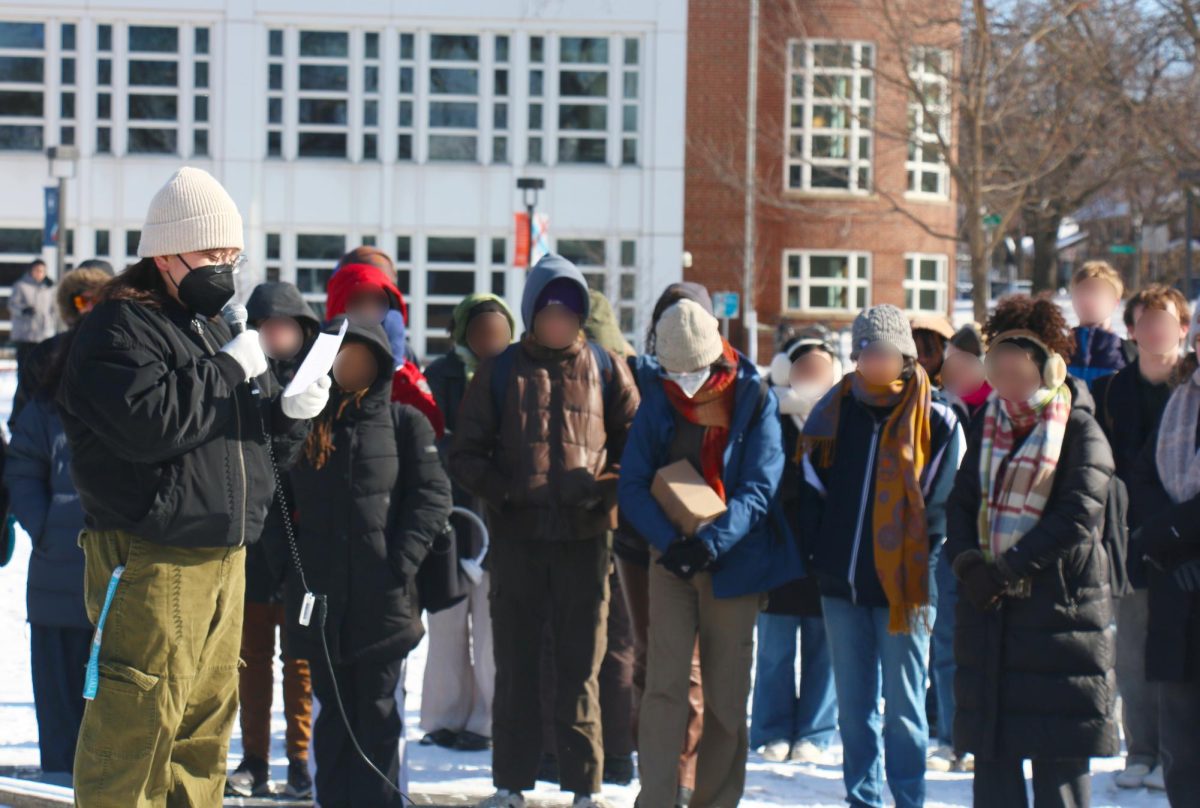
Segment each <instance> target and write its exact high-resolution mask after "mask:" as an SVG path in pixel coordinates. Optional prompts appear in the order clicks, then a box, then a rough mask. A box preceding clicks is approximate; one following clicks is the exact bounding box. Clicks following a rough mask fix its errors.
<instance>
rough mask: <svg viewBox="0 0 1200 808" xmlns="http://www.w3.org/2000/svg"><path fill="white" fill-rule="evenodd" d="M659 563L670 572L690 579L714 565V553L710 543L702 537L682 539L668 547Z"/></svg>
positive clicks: (686, 579) (687, 579) (684, 578)
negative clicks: (709, 547)
mask: <svg viewBox="0 0 1200 808" xmlns="http://www.w3.org/2000/svg"><path fill="white" fill-rule="evenodd" d="M658 563H659V564H662V565H663V567H664V568H666V570H667V571H668V572H673V573H674V574H676V575H678V576H679V577H680V578H682V579H683V580H685V581H690V580H691V578H692V576H693V575H695V574H696V573H697V572H703V571H704V570H706V569H708V568H709V567H710V566H712V563H713V555H712V553H710V552H709V551H708V545H707V544H705V543H704V542H702V541H700V539H694V538H693V539H681V540H679V541H677V542H675V543H673V544H672V545H671V546H670V547H668V548H667V551H666V552H665V553H663V554H662V558H660V559H658Z"/></svg>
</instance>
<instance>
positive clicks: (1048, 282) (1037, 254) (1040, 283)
mask: <svg viewBox="0 0 1200 808" xmlns="http://www.w3.org/2000/svg"><path fill="white" fill-rule="evenodd" d="M1061 224H1062V215H1061V214H1057V213H1044V214H1042V215H1039V216H1036V217H1029V219H1028V220H1027V223H1026V227H1028V228H1029V229H1030V231H1031V233H1032V235H1033V293H1034V294H1035V295H1036V294H1038V293H1039V292H1054V291H1057V289H1058V228H1059V225H1061Z"/></svg>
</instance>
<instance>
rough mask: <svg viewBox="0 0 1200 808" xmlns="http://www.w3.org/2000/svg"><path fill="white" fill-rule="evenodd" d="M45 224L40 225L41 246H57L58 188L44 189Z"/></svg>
mask: <svg viewBox="0 0 1200 808" xmlns="http://www.w3.org/2000/svg"><path fill="white" fill-rule="evenodd" d="M45 190H46V196H45V224H43V225H42V246H43V247H57V246H58V188H57V187H54V186H50V187H48V188H46V189H45Z"/></svg>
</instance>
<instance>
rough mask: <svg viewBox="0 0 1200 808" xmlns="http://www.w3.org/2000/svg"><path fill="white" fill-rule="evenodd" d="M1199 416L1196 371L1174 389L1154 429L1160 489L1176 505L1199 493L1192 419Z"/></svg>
mask: <svg viewBox="0 0 1200 808" xmlns="http://www.w3.org/2000/svg"><path fill="white" fill-rule="evenodd" d="M1198 415H1200V370H1197V371H1196V372H1195V373H1193V374H1192V375H1191V378H1189V379H1188V380H1187V381H1186V382H1184V383H1183V384H1181V385H1179V387H1177V388H1175V392H1173V393H1171V398H1170V399H1169V400H1168V401H1167V407H1166V409H1165V410H1163V416H1162V421H1161V422H1160V423H1159V427H1158V445H1157V446H1156V447H1155V452H1154V461H1155V465H1157V466H1158V479H1159V480H1160V481H1162V485H1163V489H1164V490H1165V491H1166V492H1167V495H1168V496H1169V497H1171V501H1172V502H1174V503H1176V504H1178V503H1180V502H1186V501H1187V500H1189V499H1191V498H1192V497H1194V496H1196V494H1200V452H1197V451H1196V419H1197V416H1198Z"/></svg>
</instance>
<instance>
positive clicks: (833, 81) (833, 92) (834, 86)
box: [813, 75, 850, 99]
mask: <svg viewBox="0 0 1200 808" xmlns="http://www.w3.org/2000/svg"><path fill="white" fill-rule="evenodd" d="M813 97H814V98H839V99H848V98H849V97H850V77H849V76H821V75H818V76H813Z"/></svg>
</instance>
